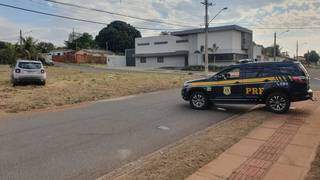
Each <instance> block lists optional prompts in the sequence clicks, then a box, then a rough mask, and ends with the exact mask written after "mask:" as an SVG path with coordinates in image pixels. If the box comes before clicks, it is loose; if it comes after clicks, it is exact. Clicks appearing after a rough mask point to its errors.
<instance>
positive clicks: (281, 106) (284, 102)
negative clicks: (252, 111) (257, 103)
mask: <svg viewBox="0 0 320 180" xmlns="http://www.w3.org/2000/svg"><path fill="white" fill-rule="evenodd" d="M266 105H267V108H268V109H269V110H270V111H271V112H274V113H279V114H283V113H286V112H288V111H289V109H290V105H291V102H290V99H289V97H288V96H287V95H286V94H284V93H281V92H277V93H272V94H270V95H269V96H268V98H267V100H266Z"/></svg>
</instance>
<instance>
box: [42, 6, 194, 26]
mask: <svg viewBox="0 0 320 180" xmlns="http://www.w3.org/2000/svg"><path fill="white" fill-rule="evenodd" d="M43 1H47V2H50V3H55V4H60V5H64V6H69V7H76V8H80V9H86V10H90V11H96V12H101V13H107V14H111V15H116V16H121V17H126V18H132V19H137V20H142V21H148V22H153V23H160V24H166V25H171V26H178V27H183V28H186V27H195V26H187V25H181V24H177V23H170V22H165V21H161V20H154V19H148V18H141V17H137V16H132V15H126V14H121V13H117V12H111V11H106V10H101V9H96V8H89V7H85V6H81V5H77V4H71V3H66V2H60V1H55V0H43Z"/></svg>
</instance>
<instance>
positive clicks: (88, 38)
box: [65, 33, 96, 50]
mask: <svg viewBox="0 0 320 180" xmlns="http://www.w3.org/2000/svg"><path fill="white" fill-rule="evenodd" d="M65 45H66V47H67V48H68V49H73V50H79V49H92V48H95V47H96V44H95V41H94V40H93V37H92V35H90V34H89V33H83V34H80V35H76V36H75V34H74V33H71V34H70V35H69V40H68V41H65Z"/></svg>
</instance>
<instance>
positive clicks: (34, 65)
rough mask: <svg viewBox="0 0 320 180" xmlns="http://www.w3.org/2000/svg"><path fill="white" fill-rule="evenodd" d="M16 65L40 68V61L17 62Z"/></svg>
mask: <svg viewBox="0 0 320 180" xmlns="http://www.w3.org/2000/svg"><path fill="white" fill-rule="evenodd" d="M18 67H19V68H22V69H41V63H36V62H19V64H18Z"/></svg>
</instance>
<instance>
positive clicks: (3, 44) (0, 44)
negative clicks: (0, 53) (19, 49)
mask: <svg viewBox="0 0 320 180" xmlns="http://www.w3.org/2000/svg"><path fill="white" fill-rule="evenodd" d="M6 44H7V43H6V42H3V41H0V49H5V48H6Z"/></svg>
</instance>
